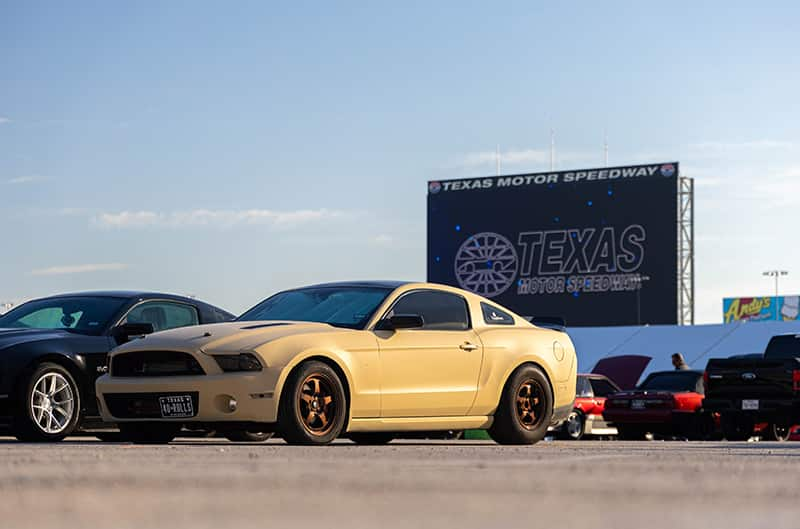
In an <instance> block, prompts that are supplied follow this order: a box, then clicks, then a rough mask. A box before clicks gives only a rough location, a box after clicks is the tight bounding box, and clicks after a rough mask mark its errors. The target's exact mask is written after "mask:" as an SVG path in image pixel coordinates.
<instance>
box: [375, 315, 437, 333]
mask: <svg viewBox="0 0 800 529" xmlns="http://www.w3.org/2000/svg"><path fill="white" fill-rule="evenodd" d="M424 325H425V320H423V319H422V316H420V315H418V314H395V315H394V316H390V317H389V318H385V319H383V320H381V321H379V322H378V324H377V325H375V330H376V331H397V330H399V329H419V328H420V327H423V326H424Z"/></svg>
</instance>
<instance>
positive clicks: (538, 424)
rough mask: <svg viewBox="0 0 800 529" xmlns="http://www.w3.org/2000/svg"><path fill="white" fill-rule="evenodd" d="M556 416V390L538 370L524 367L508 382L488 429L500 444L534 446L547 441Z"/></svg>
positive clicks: (490, 434) (515, 372)
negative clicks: (554, 408) (552, 420)
mask: <svg viewBox="0 0 800 529" xmlns="http://www.w3.org/2000/svg"><path fill="white" fill-rule="evenodd" d="M552 416H553V391H552V388H551V387H550V382H548V380H547V377H546V376H545V375H544V373H542V371H541V370H540V369H539V368H538V367H534V366H532V365H524V366H522V367H520V368H518V369H517V370H516V371H514V373H513V374H512V375H511V376H510V377H509V379H508V380H507V381H506V385H505V387H504V388H503V394H502V395H501V397H500V403H499V404H498V405H497V411H496V412H495V414H494V422H492V426H491V427H490V428H489V430H488V432H489V436H490V437H491V438H492V439H494V441H495V442H497V443H499V444H506V445H525V444H527V445H531V444H534V443H537V442H539V441H541V440H542V439H544V436H545V435H546V434H547V428H548V427H549V426H550V420H551V418H552Z"/></svg>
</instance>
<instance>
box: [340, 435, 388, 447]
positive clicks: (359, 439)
mask: <svg viewBox="0 0 800 529" xmlns="http://www.w3.org/2000/svg"><path fill="white" fill-rule="evenodd" d="M348 437H349V438H350V440H351V441H353V442H354V443H355V444H357V445H385V444H387V443H389V442H390V441H391V440H392V439H394V434H393V433H386V432H354V433H351V434H348Z"/></svg>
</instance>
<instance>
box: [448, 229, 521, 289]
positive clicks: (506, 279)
mask: <svg viewBox="0 0 800 529" xmlns="http://www.w3.org/2000/svg"><path fill="white" fill-rule="evenodd" d="M455 271H456V280H457V281H458V284H459V285H461V288H463V289H465V290H469V291H471V292H475V293H476V294H480V295H481V296H486V297H487V298H491V297H494V296H497V295H499V294H502V293H503V292H505V291H506V289H507V288H508V287H510V286H511V283H513V282H514V279H515V278H516V277H517V251H516V249H514V245H513V244H511V241H509V240H508V239H506V238H505V237H503V236H502V235H500V234H497V233H491V232H488V231H487V232H483V233H478V234H475V235H473V236H472V237H470V238H469V239H467V240H466V241H464V243H463V244H462V245H461V247H460V248H459V249H458V252H457V253H456V260H455Z"/></svg>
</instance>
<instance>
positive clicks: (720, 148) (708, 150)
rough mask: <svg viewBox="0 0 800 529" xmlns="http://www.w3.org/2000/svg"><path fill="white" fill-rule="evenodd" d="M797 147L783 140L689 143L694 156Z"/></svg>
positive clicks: (725, 154)
mask: <svg viewBox="0 0 800 529" xmlns="http://www.w3.org/2000/svg"><path fill="white" fill-rule="evenodd" d="M795 147H797V143H795V142H791V141H783V140H770V139H761V140H750V141H734V142H726V141H703V142H699V143H693V144H691V145H689V150H690V152H691V154H692V155H693V156H699V155H700V156H702V155H705V156H728V155H737V154H752V153H755V152H759V151H779V150H789V149H794V148H795Z"/></svg>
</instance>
